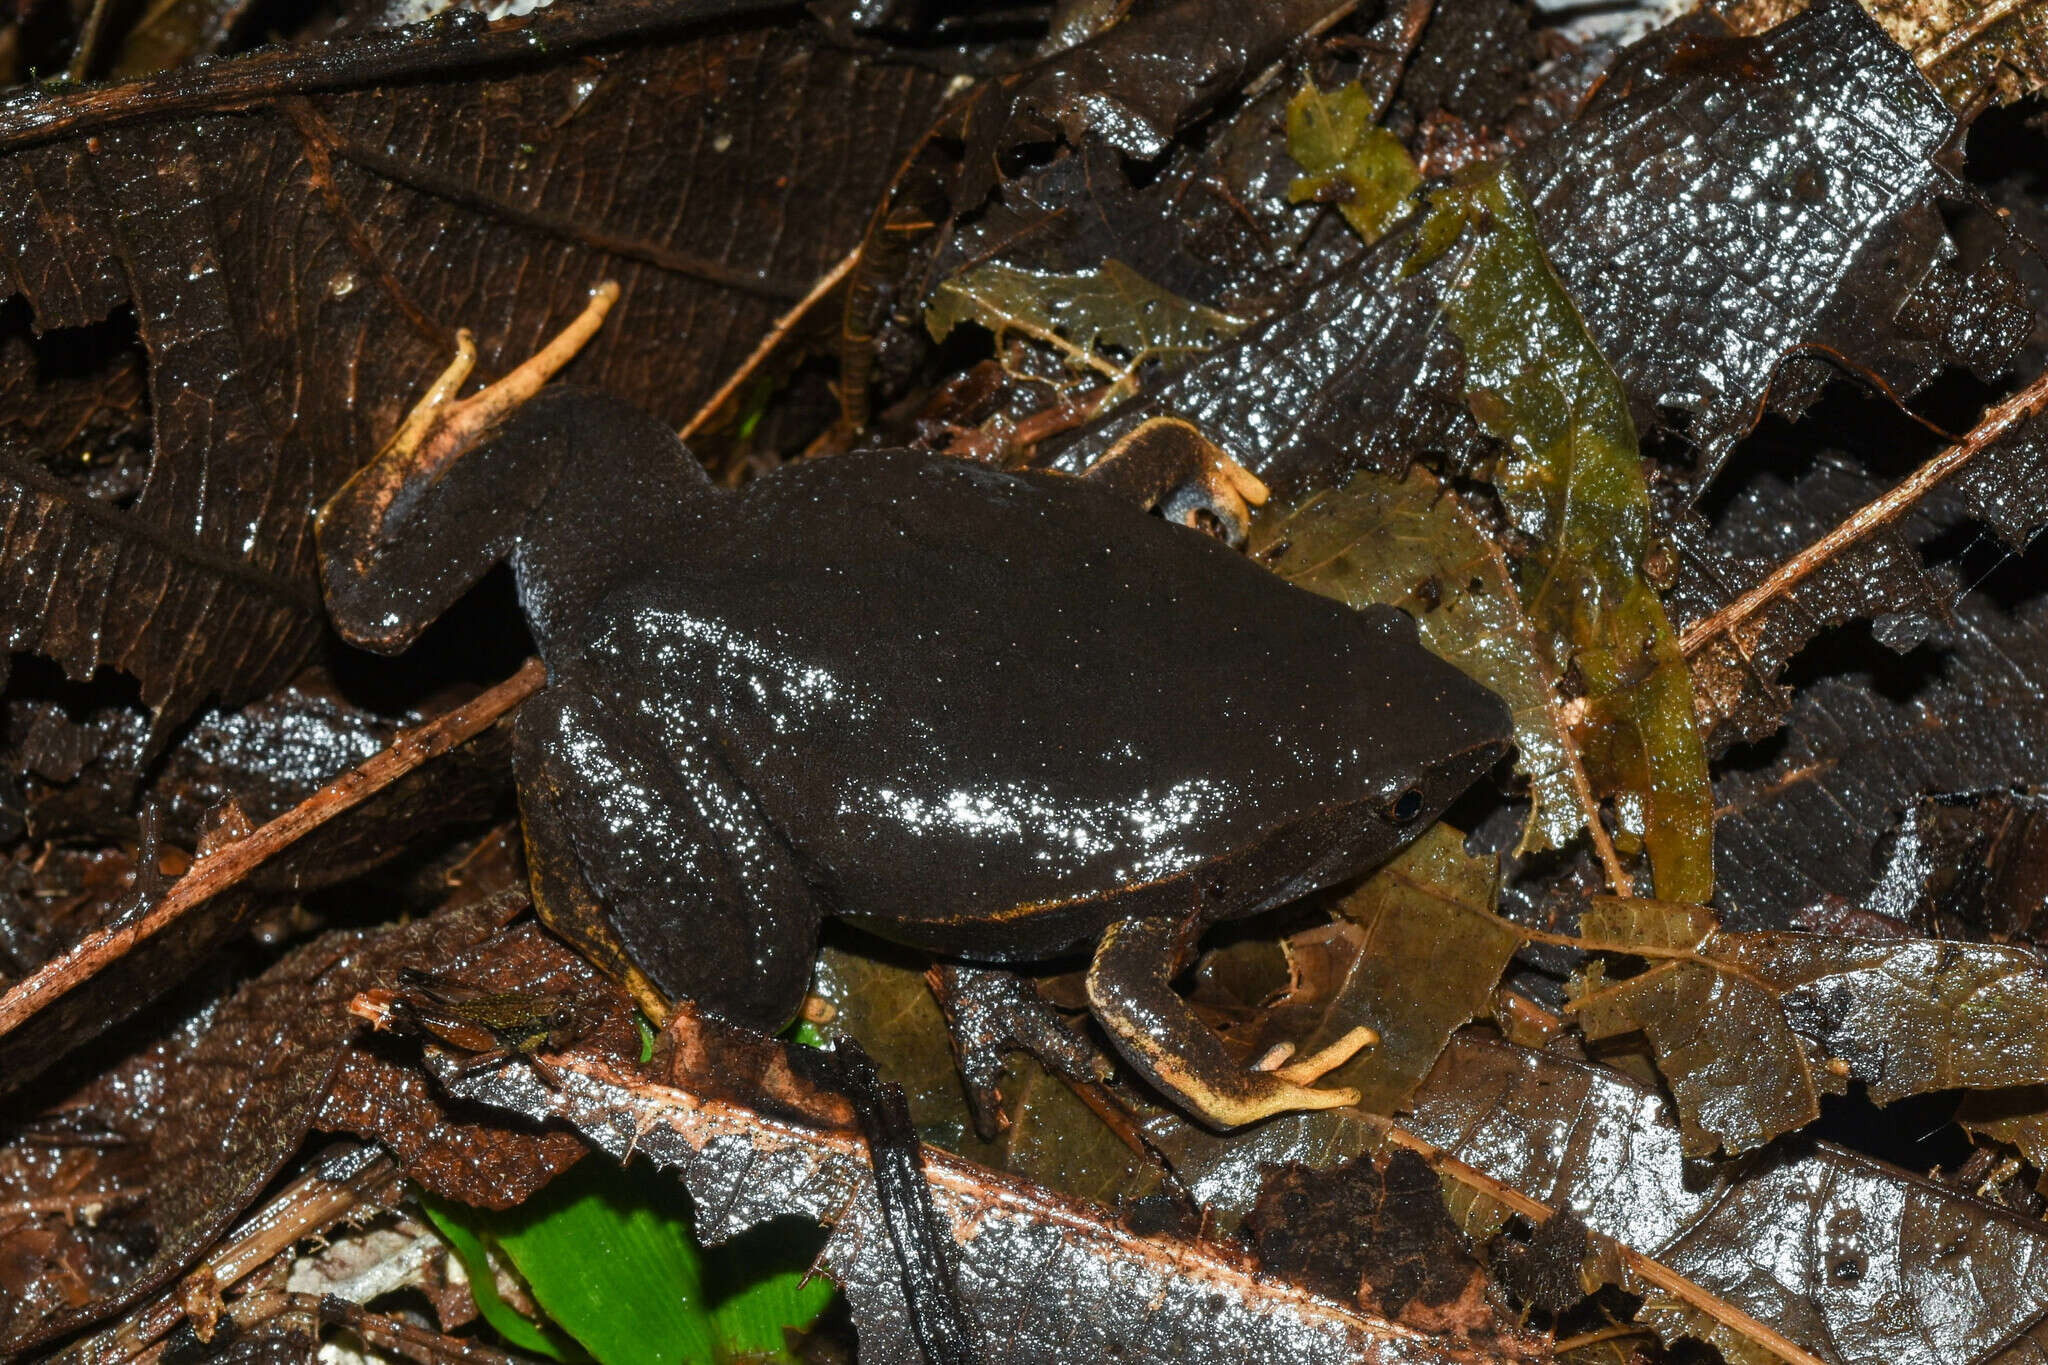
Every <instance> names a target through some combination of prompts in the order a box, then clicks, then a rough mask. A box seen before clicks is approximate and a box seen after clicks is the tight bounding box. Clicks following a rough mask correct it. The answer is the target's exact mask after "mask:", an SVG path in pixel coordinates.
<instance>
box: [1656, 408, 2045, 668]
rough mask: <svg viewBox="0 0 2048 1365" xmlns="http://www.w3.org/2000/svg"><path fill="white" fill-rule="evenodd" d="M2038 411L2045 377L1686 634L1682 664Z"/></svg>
mask: <svg viewBox="0 0 2048 1365" xmlns="http://www.w3.org/2000/svg"><path fill="white" fill-rule="evenodd" d="M2043 408H2048V371H2044V372H2043V373H2042V374H2041V376H2040V377H2039V378H2037V379H2035V380H2034V382H2033V383H2031V384H2029V385H2027V386H2026V387H2025V388H2024V389H2021V390H2020V391H2019V392H2018V393H2016V394H2014V395H2013V396H2012V397H2010V398H2008V399H2006V400H2005V401H2004V402H2003V403H2000V404H1999V405H1998V406H1996V407H1994V408H1992V409H1991V410H1990V411H1989V412H1987V413H1985V414H1984V418H1983V420H1982V421H1980V422H1978V423H1977V425H1976V426H1974V427H1972V428H1971V429H1970V432H1969V434H1968V435H1966V436H1964V437H1963V439H1962V440H1960V441H1958V442H1956V443H1955V444H1954V445H1952V446H1950V447H1949V448H1948V449H1947V450H1944V451H1942V452H1941V453H1940V454H1939V455H1936V456H1935V457H1934V458H1933V459H1931V460H1929V461H1928V462H1927V463H1926V464H1923V465H1921V466H1920V467H1919V468H1918V469H1916V470H1914V471H1913V472H1912V473H1911V474H1910V475H1908V476H1907V477H1906V478H1904V479H1902V480H1900V481H1899V483H1898V484H1897V485H1895V486H1894V487H1892V488H1890V489H1888V490H1887V491H1886V492H1885V493H1884V494H1883V495H1882V496H1880V497H1878V498H1875V499H1873V500H1872V501H1870V502H1867V503H1865V504H1864V505H1863V506H1862V507H1859V508H1857V509H1856V511H1855V512H1853V513H1851V514H1850V516H1849V517H1848V519H1847V520H1845V521H1843V522H1842V524H1841V525H1839V526H1837V527H1835V529H1834V530H1832V531H1829V532H1828V533H1827V534H1826V535H1824V536H1822V537H1821V538H1820V539H1819V540H1816V541H1814V542H1813V543H1812V544H1811V545H1808V546H1807V547H1806V548H1804V549H1802V550H1801V551H1799V553H1797V554H1795V555H1793V556H1792V557H1791V558H1790V559H1788V560H1786V561H1785V562H1784V563H1783V564H1780V565H1779V566H1778V567H1777V569H1776V570H1775V571H1773V572H1772V574H1771V576H1770V577H1768V578H1766V579H1765V580H1764V581H1763V582H1761V583H1759V584H1757V585H1756V586H1755V587H1754V588H1751V589H1750V590H1749V591H1748V592H1746V593H1744V594H1742V596H1740V597H1738V598H1736V599H1735V600H1734V601H1733V602H1730V603H1729V604H1728V605H1727V606H1725V607H1723V608H1721V609H1720V610H1719V611H1717V612H1715V613H1714V614H1713V615H1712V616H1709V617H1707V618H1706V619H1705V620H1703V621H1701V622H1699V623H1698V624H1697V625H1695V626H1694V627H1693V628H1692V629H1691V630H1688V631H1687V632H1686V633H1685V639H1684V640H1683V642H1682V643H1681V645H1680V648H1681V649H1683V651H1684V653H1685V656H1686V658H1688V659H1690V658H1691V657H1692V656H1693V655H1695V654H1697V653H1699V651H1700V650H1702V649H1704V648H1705V647H1706V646H1707V645H1708V644H1710V643H1711V642H1712V641H1713V640H1714V638H1715V637H1716V636H1722V635H1726V636H1731V637H1732V635H1733V633H1734V631H1736V630H1737V629H1739V628H1740V627H1741V626H1743V625H1744V624H1745V623H1747V622H1748V621H1749V619H1750V618H1751V617H1753V616H1755V615H1756V614H1757V612H1759V611H1761V610H1762V609H1763V608H1764V607H1765V606H1767V605H1769V604H1770V603H1771V602H1772V601H1773V600H1775V599H1776V598H1778V597H1779V596H1780V595H1782V594H1783V593H1784V592H1785V591H1786V589H1788V588H1790V587H1792V586H1793V585H1794V584H1796V583H1798V582H1799V581H1800V580H1802V579H1804V578H1805V577H1807V575H1809V574H1811V573H1812V572H1813V571H1814V570H1815V569H1817V568H1819V567H1820V566H1821V565H1822V564H1825V563H1826V562H1827V561H1828V560H1830V559H1832V558H1834V557H1835V556H1836V555H1838V554H1840V553H1841V552H1842V551H1843V550H1846V549H1847V548H1849V547H1850V546H1851V545H1854V544H1855V543H1856V542H1857V541H1859V540H1861V539H1862V538H1863V537H1865V536H1867V535H1869V534H1870V533H1871V532H1872V531H1875V530H1876V529H1877V528H1878V527H1880V526H1883V525H1884V524H1886V523H1887V522H1890V521H1892V520H1894V519H1896V518H1898V517H1900V516H1902V515H1904V514H1905V512H1906V511H1907V510H1908V509H1909V508H1911V507H1912V506H1913V505H1914V504H1915V503H1916V502H1918V501H1919V500H1920V499H1921V498H1923V497H1925V496H1926V495H1927V492H1928V490H1930V489H1932V488H1933V487H1934V486H1935V485H1936V484H1938V483H1940V482H1941V481H1942V480H1943V479H1946V478H1947V477H1948V476H1949V475H1951V474H1953V473H1955V472H1956V471H1957V470H1958V469H1961V468H1962V467H1963V466H1964V465H1966V464H1968V463H1969V462H1970V461H1971V460H1972V459H1974V458H1975V457H1976V456H1977V455H1978V453H1979V452H1981V451H1982V450H1983V449H1984V448H1985V447H1986V446H1989V445H1991V444H1992V443H1993V442H1995V441H1997V440H1998V439H1999V438H2000V437H2002V436H2004V435H2005V434H2006V433H2007V432H2009V431H2011V430H2012V429H2013V428H2014V427H2016V426H2018V425H2019V424H2020V423H2022V422H2024V421H2026V420H2028V419H2029V418H2031V417H2033V416H2034V415H2036V414H2037V413H2039V412H2040V411H2041V410H2042V409H2043Z"/></svg>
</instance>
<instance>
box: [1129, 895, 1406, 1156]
mask: <svg viewBox="0 0 2048 1365" xmlns="http://www.w3.org/2000/svg"><path fill="white" fill-rule="evenodd" d="M1200 932H1201V923H1200V921H1199V920H1198V919H1196V918H1193V917H1190V918H1189V919H1187V920H1172V919H1159V918H1136V919H1127V920H1123V921H1121V922H1120V923H1117V924H1112V925H1111V926H1110V927H1109V928H1108V929H1107V930H1106V931H1105V932H1104V933H1103V935H1102V942H1101V945H1100V946H1099V947H1098V948H1097V949H1096V950H1095V961H1094V963H1093V964H1092V965H1091V966H1090V967H1089V969H1088V1003H1089V1005H1090V1007H1091V1008H1092V1010H1093V1012H1094V1014H1095V1017H1096V1019H1097V1020H1098V1021H1100V1022H1101V1024H1102V1026H1103V1028H1104V1029H1105V1030H1107V1031H1108V1033H1109V1036H1110V1040H1111V1041H1112V1042H1114V1043H1115V1044H1116V1048H1117V1051H1118V1052H1121V1053H1122V1054H1123V1056H1124V1059H1125V1060H1126V1061H1128V1062H1129V1063H1130V1064H1131V1065H1132V1066H1134V1067H1136V1068H1137V1069H1138V1070H1139V1071H1140V1072H1142V1073H1144V1075H1145V1077H1146V1079H1148V1080H1150V1081H1151V1082H1152V1083H1153V1084H1154V1085H1156V1086H1158V1087H1159V1088H1160V1089H1161V1090H1163V1091H1165V1092H1166V1093H1167V1094H1168V1095H1170V1096H1171V1097H1172V1098H1173V1099H1175V1100H1177V1101H1178V1102H1179V1103H1180V1104H1181V1105H1182V1106H1184V1107H1185V1108H1186V1109H1187V1110H1188V1111H1189V1112H1190V1113H1192V1114H1194V1115H1195V1116H1196V1117H1197V1118H1199V1119H1201V1120H1202V1121H1203V1122H1204V1123H1207V1124H1209V1125H1211V1126H1212V1127H1216V1128H1237V1127H1241V1126H1243V1125H1244V1124H1247V1123H1255V1122H1257V1121H1258V1120H1259V1119H1263V1118H1268V1117H1271V1116H1272V1115H1274V1114H1285V1113H1288V1112H1291V1111H1293V1110H1297V1109H1341V1108H1344V1107H1345V1106H1347V1105H1353V1104H1357V1103H1358V1092H1357V1091H1356V1090H1336V1089H1332V1090H1317V1089H1314V1088H1312V1086H1311V1084H1310V1082H1312V1081H1314V1080H1315V1079H1316V1078H1318V1077H1320V1076H1321V1075H1322V1074H1323V1073H1324V1072H1326V1071H1328V1070H1330V1069H1331V1068H1333V1067H1336V1066H1338V1065H1340V1064H1342V1063H1343V1062H1344V1061H1346V1060H1348V1059H1349V1058H1350V1057H1351V1056H1352V1054H1354V1053H1356V1052H1357V1051H1358V1050H1359V1048H1361V1047H1363V1046H1365V1045H1366V1044H1367V1043H1369V1042H1370V1041H1372V1035H1371V1031H1370V1030H1354V1031H1353V1032H1352V1033H1350V1034H1347V1035H1346V1036H1345V1037H1344V1038H1343V1039H1341V1040H1339V1042H1338V1043H1337V1044H1336V1045H1335V1046H1334V1047H1330V1048H1324V1049H1322V1050H1321V1051H1319V1052H1317V1053H1316V1054H1314V1055H1313V1056H1311V1057H1308V1058H1305V1059H1303V1060H1302V1061H1300V1062H1297V1063H1295V1064H1293V1065H1292V1066H1286V1067H1281V1068H1278V1069H1275V1070H1272V1071H1256V1070H1252V1069H1249V1068H1247V1067H1245V1066H1244V1065H1242V1064H1241V1063H1239V1062H1237V1061H1235V1060H1233V1059H1232V1058H1231V1056H1230V1054H1229V1053H1228V1052H1226V1051H1225V1050H1224V1047H1223V1040H1222V1039H1220V1038H1218V1037H1217V1036H1216V1034H1215V1033H1214V1031H1212V1030H1211V1029H1210V1028H1208V1027H1207V1026H1206V1025H1204V1024H1203V1023H1202V1021H1201V1020H1199V1019H1197V1018H1196V1017H1195V1014H1194V1011H1193V1010H1191V1009H1189V1008H1188V1004H1187V1002H1186V1001H1185V1000H1183V999H1181V998H1180V996H1179V995H1177V994H1176V993H1175V992H1174V989H1173V984H1172V983H1173V978H1174V977H1175V975H1177V974H1178V972H1179V970H1180V967H1181V965H1182V963H1183V962H1185V961H1186V959H1187V957H1188V956H1189V955H1190V953H1191V952H1192V950H1193V948H1194V943H1195V939H1196V938H1197V937H1198V936H1199V935H1200Z"/></svg>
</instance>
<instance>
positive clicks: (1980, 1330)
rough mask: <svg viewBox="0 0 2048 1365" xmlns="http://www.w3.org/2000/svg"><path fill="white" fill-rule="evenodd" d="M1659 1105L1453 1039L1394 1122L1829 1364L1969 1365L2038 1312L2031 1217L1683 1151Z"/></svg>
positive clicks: (1851, 1164)
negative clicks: (1404, 1115)
mask: <svg viewBox="0 0 2048 1365" xmlns="http://www.w3.org/2000/svg"><path fill="white" fill-rule="evenodd" d="M1664 1109H1665V1105H1664V1102H1663V1101H1662V1099H1661V1098H1659V1096H1658V1095H1657V1093H1656V1092H1655V1091H1653V1090H1650V1089H1648V1088H1646V1087H1643V1086H1640V1085H1637V1084H1636V1083H1634V1082H1631V1081H1629V1080H1626V1079H1624V1078H1623V1077H1621V1076H1620V1075H1618V1074H1616V1073H1615V1072H1613V1071H1611V1070H1607V1069H1604V1068H1599V1067H1593V1066H1587V1065H1583V1064H1580V1063H1574V1062H1569V1061H1566V1060H1563V1059H1561V1058H1556V1057H1550V1056H1546V1055H1544V1054H1541V1053H1536V1052H1529V1051H1526V1050H1524V1049H1521V1048H1516V1047H1512V1046H1510V1045H1508V1044H1504V1043H1493V1042H1487V1041H1483V1040H1478V1039H1471V1038H1459V1039H1457V1040H1455V1041H1454V1042H1453V1043H1452V1045H1451V1047H1450V1048H1449V1049H1448V1050H1447V1051H1446V1052H1445V1054H1444V1058H1443V1060H1442V1062H1440V1063H1439V1064H1438V1067H1437V1070H1436V1072H1435V1073H1434V1074H1433V1075H1432V1076H1431V1078H1430V1080H1429V1081H1428V1083H1427V1084H1425V1085H1424V1087H1423V1089H1422V1091H1421V1093H1420V1094H1418V1095H1417V1097H1416V1103H1415V1112H1414V1114H1413V1116H1412V1118H1411V1119H1410V1120H1408V1123H1407V1126H1408V1127H1409V1128H1411V1129H1412V1131H1414V1132H1415V1133H1416V1134H1418V1135H1419V1136H1421V1137H1423V1138H1425V1139H1426V1140H1428V1141H1429V1142H1431V1143H1433V1144H1435V1145H1436V1146H1438V1147H1439V1148H1441V1149H1443V1150H1444V1151H1445V1152H1446V1153H1447V1154H1449V1155H1451V1156H1453V1157H1456V1158H1457V1159H1458V1160H1460V1161H1463V1162H1465V1163H1467V1164H1468V1165H1471V1166H1473V1167H1475V1168H1477V1169H1478V1170H1479V1171H1481V1172H1482V1173H1484V1174H1486V1175H1488V1176H1491V1177H1492V1178H1494V1179H1496V1180H1499V1181H1501V1182H1502V1183H1504V1184H1506V1185H1508V1186H1510V1187H1511V1188H1514V1189H1517V1190H1520V1191H1522V1192H1523V1193H1525V1194H1528V1195H1530V1196H1532V1197H1534V1198H1536V1199H1538V1200H1539V1201H1541V1202H1542V1203H1544V1204H1546V1205H1548V1206H1550V1207H1552V1208H1555V1209H1569V1210H1571V1211H1572V1212H1573V1213H1574V1214H1576V1215H1577V1216H1578V1217H1579V1218H1580V1219H1582V1220H1583V1221H1584V1222H1585V1224H1586V1226H1587V1227H1589V1228H1591V1229H1592V1230H1593V1231H1595V1232H1597V1233H1601V1234H1603V1235H1605V1236H1609V1237H1613V1238H1614V1239H1616V1240H1617V1241H1620V1242H1622V1243H1624V1244H1626V1245H1628V1246H1631V1247H1634V1248H1636V1249H1637V1250H1638V1251H1641V1252H1643V1253H1645V1254H1647V1255H1649V1256H1651V1257H1652V1258H1654V1259H1656V1260H1658V1261H1661V1262H1662V1263H1664V1264H1665V1265H1668V1266H1670V1267H1672V1268H1673V1269H1675V1270H1677V1271H1678V1272H1679V1273H1681V1274H1683V1275H1685V1276H1686V1277H1687V1278H1689V1279H1691V1280H1692V1281H1693V1282H1694V1283H1696V1284H1699V1285H1702V1286H1704V1287H1706V1288H1707V1289H1708V1290H1710V1291H1711V1292H1713V1293H1714V1294H1716V1295H1718V1296H1719V1297H1721V1298H1723V1299H1725V1300H1727V1301H1728V1302H1729V1303H1732V1304H1734V1305H1735V1306H1736V1307H1738V1308H1741V1309H1743V1310H1744V1311H1746V1312H1748V1313H1749V1314H1750V1315H1751V1316H1753V1317H1756V1318H1758V1319H1760V1320H1761V1321H1763V1322H1765V1323H1768V1324H1770V1325H1771V1326H1773V1327H1776V1328H1777V1329H1778V1330H1780V1331H1782V1332H1784V1333H1785V1334H1786V1335H1787V1336H1789V1337H1790V1338H1791V1339H1792V1340H1794V1341H1795V1342H1797V1343H1799V1344H1800V1345H1801V1346H1803V1347H1805V1348H1806V1349H1807V1350H1809V1351H1812V1352H1813V1353H1814V1354H1816V1355H1818V1356H1819V1357H1821V1358H1822V1359H1823V1360H1827V1361H1830V1362H1839V1365H1886V1363H1887V1362H1888V1363H1889V1365H1969V1362H1973V1361H1979V1360H1983V1359H1986V1358H1987V1357H1989V1356H1990V1355H1992V1354H1993V1353H1994V1352H1995V1351H1996V1350H1997V1349H1998V1348H1999V1347H2000V1346H2002V1345H2004V1344H2005V1342H2007V1341H2008V1340H2010V1339H2011V1337H2012V1336H2013V1335H2014V1334H2015V1333H2017V1332H2019V1331H2021V1330H2023V1329H2025V1328H2026V1327H2027V1326H2029V1325H2030V1324H2032V1323H2033V1322H2034V1321H2035V1319H2036V1318H2038V1317H2040V1316H2041V1314H2042V1312H2043V1311H2044V1309H2048V1230H2044V1229H2043V1227H2042V1225H2041V1224H2039V1223H2037V1222H2035V1221H2033V1220H2031V1219H2025V1218H2020V1217H2017V1216H2015V1215H2012V1214H2010V1213H2008V1212H2006V1211H2005V1210H2003V1209H2000V1208H1996V1207H1994V1206H1992V1205H1989V1204H1986V1203H1983V1202H1981V1201H1978V1200H1975V1199H1971V1198H1968V1197H1966V1196H1964V1195H1960V1194H1957V1193H1955V1192H1954V1191H1953V1190H1951V1189H1948V1188H1947V1187H1945V1186H1941V1185H1937V1184H1935V1183H1934V1182H1932V1181H1929V1180H1923V1179H1920V1178H1919V1177H1916V1176H1913V1175H1910V1174H1908V1173H1906V1172H1904V1171H1901V1170H1898V1169H1896V1168H1894V1167H1890V1166H1886V1165H1884V1164H1883V1163H1881V1162H1877V1161H1873V1160H1871V1159H1869V1158H1867V1157H1863V1156H1859V1155H1857V1154H1855V1153H1852V1152H1849V1151H1846V1150H1844V1149H1842V1148H1840V1147H1836V1146H1833V1145H1831V1144H1828V1143H1797V1144H1790V1145H1780V1146H1777V1147H1773V1148H1771V1149H1769V1150H1768V1151H1766V1152H1764V1153H1760V1154H1758V1155H1757V1156H1755V1157H1753V1158H1751V1159H1749V1160H1747V1161H1744V1162H1740V1163H1733V1162H1730V1163H1711V1164H1703V1163H1699V1162H1693V1161H1688V1160H1687V1159H1686V1158H1685V1156H1684V1153H1683V1150H1682V1143H1681V1138H1680V1134H1679V1131H1678V1129H1677V1127H1676V1126H1675V1125H1673V1124H1671V1123H1670V1121H1669V1120H1668V1118H1666V1117H1665V1114H1664ZM1670 1311H1672V1305H1670V1304H1668V1303H1664V1302H1660V1300H1659V1299H1658V1297H1657V1296H1654V1295H1653V1296H1652V1298H1651V1300H1650V1302H1649V1304H1648V1305H1647V1306H1646V1308H1645V1312H1646V1313H1648V1314H1651V1315H1652V1316H1653V1317H1654V1316H1655V1315H1657V1314H1658V1313H1659V1312H1665V1313H1669V1312H1670Z"/></svg>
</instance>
